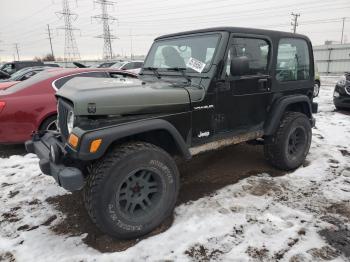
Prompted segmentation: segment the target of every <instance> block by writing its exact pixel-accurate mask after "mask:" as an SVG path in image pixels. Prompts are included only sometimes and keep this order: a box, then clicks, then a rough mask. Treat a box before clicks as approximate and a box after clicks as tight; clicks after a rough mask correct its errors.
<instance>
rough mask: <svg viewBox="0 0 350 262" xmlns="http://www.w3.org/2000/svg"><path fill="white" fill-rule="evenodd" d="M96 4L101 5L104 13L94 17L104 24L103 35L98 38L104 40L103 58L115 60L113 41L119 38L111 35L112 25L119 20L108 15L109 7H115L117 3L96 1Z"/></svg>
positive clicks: (103, 0)
mask: <svg viewBox="0 0 350 262" xmlns="http://www.w3.org/2000/svg"><path fill="white" fill-rule="evenodd" d="M94 3H96V4H99V5H101V11H102V13H101V14H100V15H96V16H93V17H92V18H95V19H97V20H100V21H101V22H102V24H103V33H102V35H98V36H96V37H97V38H103V42H104V45H103V58H104V59H107V60H110V59H113V57H114V55H113V49H112V40H113V39H117V37H116V36H115V35H113V34H111V29H110V23H111V22H114V21H116V20H117V18H115V17H113V16H110V15H108V6H113V5H114V4H115V2H112V1H107V0H95V1H94Z"/></svg>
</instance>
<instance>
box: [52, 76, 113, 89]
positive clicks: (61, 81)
mask: <svg viewBox="0 0 350 262" xmlns="http://www.w3.org/2000/svg"><path fill="white" fill-rule="evenodd" d="M74 77H101V78H102V77H107V75H106V74H105V72H90V73H82V74H77V75H72V76H67V77H62V78H61V79H58V80H56V81H55V83H54V86H55V87H56V88H57V89H60V88H61V87H62V86H63V85H64V84H65V83H67V82H68V81H69V80H71V79H73V78H74Z"/></svg>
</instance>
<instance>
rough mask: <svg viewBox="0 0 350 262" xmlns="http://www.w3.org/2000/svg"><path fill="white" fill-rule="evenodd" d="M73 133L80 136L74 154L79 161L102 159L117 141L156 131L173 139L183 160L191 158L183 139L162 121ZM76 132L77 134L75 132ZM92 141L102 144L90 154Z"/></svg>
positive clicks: (169, 125)
mask: <svg viewBox="0 0 350 262" xmlns="http://www.w3.org/2000/svg"><path fill="white" fill-rule="evenodd" d="M75 129H77V130H74V133H75V134H77V135H79V133H80V134H81V141H80V146H79V150H78V152H75V153H76V157H77V158H78V159H81V160H95V159H98V158H100V157H102V156H103V155H104V154H105V152H106V150H107V149H108V148H109V146H110V145H111V144H112V143H114V142H115V141H117V140H120V139H123V138H127V137H130V136H133V135H137V134H141V133H145V132H149V131H156V130H165V131H166V132H168V133H169V134H170V135H171V137H172V138H173V139H174V141H175V143H176V146H177V148H178V149H179V152H180V153H181V154H182V156H183V157H184V158H185V159H190V158H191V153H190V151H189V149H188V146H187V144H186V143H185V141H184V139H183V138H182V136H181V135H180V133H179V132H178V131H177V129H176V128H175V127H174V126H173V125H172V124H170V123H169V122H168V121H166V120H163V119H151V120H144V121H137V122H131V123H125V124H122V125H116V126H110V127H106V128H101V129H95V130H91V131H88V132H86V131H83V130H81V129H79V128H75ZM75 131H78V132H75ZM94 139H102V144H101V146H100V148H99V149H98V151H97V152H96V153H90V152H89V150H90V143H91V141H93V140H94ZM66 150H67V151H70V152H71V153H73V155H74V152H72V150H73V149H72V148H70V146H68V145H67V146H66Z"/></svg>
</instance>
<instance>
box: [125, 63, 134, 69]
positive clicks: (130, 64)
mask: <svg viewBox="0 0 350 262" xmlns="http://www.w3.org/2000/svg"><path fill="white" fill-rule="evenodd" d="M134 64H135V63H134V62H130V63H128V64H126V65H125V66H123V68H122V69H123V70H130V69H134V68H135V66H134Z"/></svg>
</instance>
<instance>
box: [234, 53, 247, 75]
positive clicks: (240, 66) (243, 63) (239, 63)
mask: <svg viewBox="0 0 350 262" xmlns="http://www.w3.org/2000/svg"><path fill="white" fill-rule="evenodd" d="M249 71H250V70H249V58H248V57H246V56H240V57H234V58H232V60H231V66H230V73H231V75H232V76H243V75H248V74H249V73H250V72H249Z"/></svg>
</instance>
